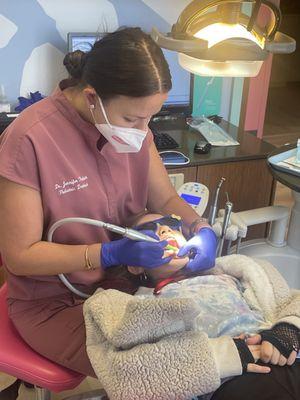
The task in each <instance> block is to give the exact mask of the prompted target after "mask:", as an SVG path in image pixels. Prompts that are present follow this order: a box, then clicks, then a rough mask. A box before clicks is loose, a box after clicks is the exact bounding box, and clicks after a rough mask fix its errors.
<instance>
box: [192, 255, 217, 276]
mask: <svg viewBox="0 0 300 400" xmlns="http://www.w3.org/2000/svg"><path fill="white" fill-rule="evenodd" d="M214 265H215V260H214V259H212V258H208V257H206V256H202V255H201V254H199V255H198V254H197V255H196V257H195V258H193V259H191V260H190V261H189V262H188V263H187V265H186V269H187V270H188V271H190V272H196V271H203V270H205V269H210V268H212V267H213V266H214Z"/></svg>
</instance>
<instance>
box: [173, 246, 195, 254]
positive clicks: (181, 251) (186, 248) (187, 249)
mask: <svg viewBox="0 0 300 400" xmlns="http://www.w3.org/2000/svg"><path fill="white" fill-rule="evenodd" d="M194 248H195V246H193V245H192V244H188V243H187V244H185V245H183V246H182V247H181V248H180V249H179V251H178V253H177V257H185V256H186V255H187V254H188V253H189V252H190V250H192V249H194Z"/></svg>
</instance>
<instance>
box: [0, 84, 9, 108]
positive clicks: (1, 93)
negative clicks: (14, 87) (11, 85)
mask: <svg viewBox="0 0 300 400" xmlns="http://www.w3.org/2000/svg"><path fill="white" fill-rule="evenodd" d="M0 112H5V113H9V112H10V103H9V102H8V100H7V98H6V95H5V90H4V86H3V85H0Z"/></svg>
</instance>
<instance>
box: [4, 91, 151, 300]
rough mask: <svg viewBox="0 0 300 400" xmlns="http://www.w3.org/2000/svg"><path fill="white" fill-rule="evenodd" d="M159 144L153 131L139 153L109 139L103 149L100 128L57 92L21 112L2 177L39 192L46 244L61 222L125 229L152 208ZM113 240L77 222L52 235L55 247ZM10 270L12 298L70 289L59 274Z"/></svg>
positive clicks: (95, 276)
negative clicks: (152, 158)
mask: <svg viewBox="0 0 300 400" xmlns="http://www.w3.org/2000/svg"><path fill="white" fill-rule="evenodd" d="M152 140H153V138H152V134H151V132H150V131H149V132H148V134H147V136H146V139H145V140H144V143H143V146H142V148H141V150H140V151H139V152H138V153H127V154H126V153H116V151H115V150H114V148H113V147H112V146H111V144H110V143H108V142H107V141H104V145H103V137H102V136H101V134H100V133H99V131H98V130H97V129H96V127H95V126H94V125H92V124H90V123H89V122H87V121H85V120H83V119H82V118H81V117H80V115H79V114H78V113H77V111H76V110H75V109H74V108H73V107H72V105H71V104H70V103H69V101H68V100H67V99H66V97H65V96H64V94H63V91H62V90H60V89H58V90H56V91H55V93H54V94H53V95H51V96H49V97H48V98H46V99H44V100H41V101H40V102H38V103H36V104H34V105H32V106H30V107H29V108H27V109H25V110H24V111H22V113H21V114H20V115H19V116H18V118H17V119H16V120H15V121H14V122H13V123H12V124H11V125H10V126H9V127H8V128H7V129H6V131H5V132H4V134H3V135H2V136H1V137H0V175H1V176H3V177H5V178H7V179H9V180H11V181H13V182H16V183H19V184H21V185H25V186H28V187H30V188H33V189H34V190H38V191H39V192H40V195H41V201H42V206H43V212H44V221H43V222H44V229H43V237H42V240H47V233H48V230H49V228H50V227H51V225H52V224H53V223H54V222H56V221H57V220H59V219H61V218H66V217H86V218H93V219H99V220H102V221H105V222H111V223H114V224H117V225H123V226H126V225H127V221H128V220H129V218H130V217H132V216H134V215H136V214H139V213H141V212H143V211H144V210H145V208H146V203H147V198H148V174H149V146H150V144H151V142H152ZM111 239H112V236H111V235H110V233H109V232H107V231H106V230H104V229H101V228H97V227H93V226H89V225H83V224H77V223H76V224H74V223H72V224H67V225H64V226H62V227H60V228H58V229H57V230H56V231H55V233H54V237H53V241H54V242H56V243H63V244H89V243H98V242H106V241H109V240H111ZM82 258H83V259H82V266H83V267H84V257H83V256H82ZM62 269H63V268H62ZM7 272H8V287H9V296H8V297H9V298H10V299H19V300H34V299H40V298H44V297H49V296H56V295H59V294H60V293H65V291H66V288H65V287H64V285H63V284H62V283H61V282H60V280H59V278H58V277H57V276H16V275H13V274H12V273H10V272H9V271H7ZM67 276H68V279H69V280H70V281H71V282H73V283H77V284H80V289H82V288H85V286H86V287H87V286H95V283H97V282H99V281H100V270H97V269H96V270H94V271H80V272H75V273H72V274H68V275H67ZM82 285H83V286H82Z"/></svg>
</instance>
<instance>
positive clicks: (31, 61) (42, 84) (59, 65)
mask: <svg viewBox="0 0 300 400" xmlns="http://www.w3.org/2000/svg"><path fill="white" fill-rule="evenodd" d="M64 56H65V55H64V53H62V52H61V51H60V50H58V49H57V48H56V47H54V46H53V45H52V44H50V43H44V44H43V45H41V46H39V47H36V48H35V49H33V51H32V53H31V54H30V57H29V58H28V60H27V61H26V62H25V65H24V69H23V74H22V80H21V86H20V94H21V96H24V97H28V95H29V92H35V91H37V90H39V91H40V92H41V94H43V95H49V94H50V93H51V92H52V91H53V89H54V88H55V87H56V85H57V84H58V83H59V81H61V80H62V79H64V78H66V77H67V71H66V69H65V67H64V65H63V59H64Z"/></svg>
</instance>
